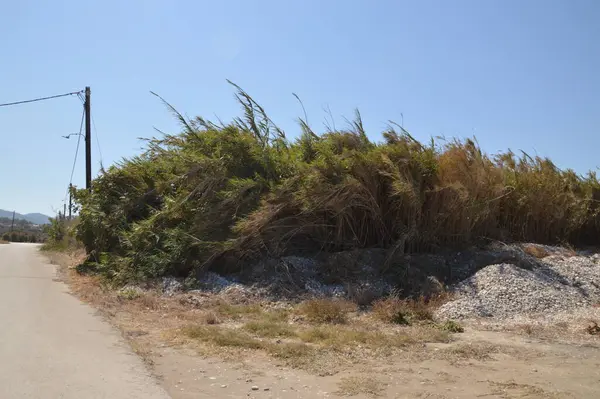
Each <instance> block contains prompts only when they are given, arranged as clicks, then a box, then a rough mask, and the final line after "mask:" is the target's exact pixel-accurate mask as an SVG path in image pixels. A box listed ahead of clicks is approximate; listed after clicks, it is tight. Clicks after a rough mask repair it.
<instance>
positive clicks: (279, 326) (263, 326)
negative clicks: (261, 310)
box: [242, 320, 297, 338]
mask: <svg viewBox="0 0 600 399" xmlns="http://www.w3.org/2000/svg"><path fill="white" fill-rule="evenodd" d="M242 328H243V329H244V330H245V331H248V332H250V333H252V334H254V335H257V336H259V337H263V338H281V337H295V336H296V335H297V331H296V329H295V328H294V327H293V326H291V325H289V324H283V323H277V322H274V321H268V320H257V321H251V322H248V323H246V324H244V326H243V327H242Z"/></svg>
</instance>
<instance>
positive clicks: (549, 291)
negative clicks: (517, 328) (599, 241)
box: [436, 254, 600, 319]
mask: <svg viewBox="0 0 600 399" xmlns="http://www.w3.org/2000/svg"><path fill="white" fill-rule="evenodd" d="M531 263H532V264H533V266H532V267H531V268H522V267H519V266H517V265H515V264H511V263H502V264H493V265H489V266H486V267H484V268H483V269H481V270H479V271H478V272H476V273H475V274H474V275H472V276H471V277H469V278H467V279H465V280H463V281H461V282H460V283H458V284H456V285H454V286H453V287H452V288H451V289H452V291H453V292H454V293H455V294H456V299H454V300H452V301H450V302H448V303H446V304H444V305H442V307H440V309H438V311H437V312H436V316H437V317H438V318H440V319H476V318H490V317H493V318H497V319H511V318H517V317H520V316H522V315H523V314H538V315H544V314H549V313H550V312H565V311H574V310H577V309H580V308H583V307H589V306H592V305H597V304H598V303H600V255H599V254H594V255H582V254H580V255H579V256H561V255H550V256H547V257H545V258H543V259H539V260H536V261H535V262H531Z"/></svg>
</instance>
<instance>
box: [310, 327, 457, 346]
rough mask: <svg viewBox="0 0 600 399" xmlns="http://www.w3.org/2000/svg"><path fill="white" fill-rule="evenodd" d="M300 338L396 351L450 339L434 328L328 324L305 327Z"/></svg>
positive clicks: (316, 342)
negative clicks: (387, 329) (382, 328)
mask: <svg viewBox="0 0 600 399" xmlns="http://www.w3.org/2000/svg"><path fill="white" fill-rule="evenodd" d="M298 337H299V338H300V339H301V340H302V341H304V342H308V343H313V344H318V345H319V346H321V347H324V348H328V349H334V350H342V349H343V350H346V349H348V348H351V349H352V348H354V349H356V348H357V347H358V346H360V347H361V348H366V349H386V348H388V349H390V350H393V349H395V348H401V347H406V346H408V345H412V344H417V343H425V342H448V341H449V339H450V338H449V336H448V334H447V333H446V332H443V331H440V330H438V329H436V328H433V327H411V328H405V329H403V330H402V331H394V332H383V331H379V330H376V331H367V330H364V329H359V328H354V327H340V326H328V325H324V326H315V327H311V328H307V329H303V330H302V331H300V332H299V333H298Z"/></svg>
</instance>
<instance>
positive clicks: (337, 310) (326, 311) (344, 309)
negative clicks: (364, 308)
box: [297, 299, 356, 324]
mask: <svg viewBox="0 0 600 399" xmlns="http://www.w3.org/2000/svg"><path fill="white" fill-rule="evenodd" d="M297 311H298V312H299V313H300V314H302V315H303V316H304V317H306V320H308V321H310V322H312V323H331V324H343V323H346V322H347V321H348V314H349V313H350V312H353V311H356V305H355V304H354V303H352V302H349V301H345V300H341V299H340V300H336V299H312V300H309V301H305V302H302V303H301V304H300V305H299V306H298V308H297Z"/></svg>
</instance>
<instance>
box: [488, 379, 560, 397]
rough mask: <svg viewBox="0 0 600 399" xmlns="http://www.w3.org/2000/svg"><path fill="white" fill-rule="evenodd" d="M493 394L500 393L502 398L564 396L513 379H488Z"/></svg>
mask: <svg viewBox="0 0 600 399" xmlns="http://www.w3.org/2000/svg"><path fill="white" fill-rule="evenodd" d="M488 384H489V385H490V387H491V388H492V393H493V394H494V395H501V397H503V398H548V399H558V398H564V397H565V395H561V394H559V393H554V392H549V391H546V390H545V389H542V388H540V387H536V386H534V385H529V384H519V383H517V382H515V381H508V382H496V381H488ZM570 396H571V395H569V397H570Z"/></svg>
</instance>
